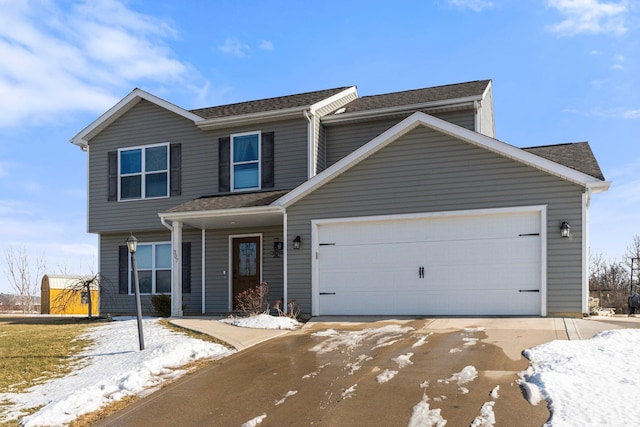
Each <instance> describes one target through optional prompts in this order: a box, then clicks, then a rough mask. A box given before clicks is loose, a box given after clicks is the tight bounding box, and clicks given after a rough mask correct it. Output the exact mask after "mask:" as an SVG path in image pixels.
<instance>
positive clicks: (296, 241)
mask: <svg viewBox="0 0 640 427" xmlns="http://www.w3.org/2000/svg"><path fill="white" fill-rule="evenodd" d="M300 243H302V239H301V238H300V236H296V238H295V239H293V249H300Z"/></svg>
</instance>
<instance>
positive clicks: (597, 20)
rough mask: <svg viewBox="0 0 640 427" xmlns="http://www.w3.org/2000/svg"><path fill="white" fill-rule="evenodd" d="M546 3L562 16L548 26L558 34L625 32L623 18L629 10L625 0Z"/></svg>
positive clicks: (577, 0)
mask: <svg viewBox="0 0 640 427" xmlns="http://www.w3.org/2000/svg"><path fill="white" fill-rule="evenodd" d="M547 5H548V6H550V7H553V8H555V9H557V10H558V11H559V12H560V13H561V14H562V15H563V16H564V20H563V21H561V22H560V23H558V24H555V25H552V26H550V27H549V28H550V30H551V31H553V32H555V33H558V34H559V35H562V36H574V35H577V34H614V35H620V34H624V33H625V32H627V26H626V23H625V18H626V14H627V12H628V11H629V10H628V8H627V1H626V0H623V1H619V2H607V3H605V2H602V1H600V0H547Z"/></svg>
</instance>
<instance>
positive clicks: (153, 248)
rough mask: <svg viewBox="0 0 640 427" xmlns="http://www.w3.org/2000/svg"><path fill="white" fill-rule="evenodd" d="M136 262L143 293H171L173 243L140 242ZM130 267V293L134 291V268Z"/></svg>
mask: <svg viewBox="0 0 640 427" xmlns="http://www.w3.org/2000/svg"><path fill="white" fill-rule="evenodd" d="M136 263H137V267H138V281H139V285H140V293H141V294H170V293H171V243H150V244H138V249H137V250H136ZM129 267H130V268H129V271H131V275H130V280H129V293H134V289H133V284H134V283H135V282H134V279H133V268H132V267H131V266H129Z"/></svg>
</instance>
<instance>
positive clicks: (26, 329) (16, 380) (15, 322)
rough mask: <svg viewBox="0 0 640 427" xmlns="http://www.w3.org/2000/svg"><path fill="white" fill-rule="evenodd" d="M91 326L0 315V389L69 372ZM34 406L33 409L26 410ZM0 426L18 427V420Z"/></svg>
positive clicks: (103, 411)
mask: <svg viewBox="0 0 640 427" xmlns="http://www.w3.org/2000/svg"><path fill="white" fill-rule="evenodd" d="M160 323H161V324H162V325H163V326H165V327H167V328H169V329H172V330H175V331H177V332H181V333H184V334H186V335H188V336H190V337H192V338H197V339H200V340H203V341H209V342H214V343H217V344H221V345H224V346H226V347H228V348H230V349H231V348H233V347H232V346H230V345H229V344H227V343H226V342H224V341H221V340H218V339H216V338H214V337H212V336H209V335H206V334H202V333H199V332H195V331H191V330H188V329H184V328H181V327H178V326H175V325H172V324H170V323H169V321H168V320H166V319H162V320H160ZM92 325H96V322H95V321H90V320H88V319H86V318H58V317H53V318H52V317H37V316H33V317H0V372H2V375H0V392H7V391H11V392H20V391H24V390H26V389H27V388H29V387H31V386H33V385H36V384H41V383H43V382H45V381H47V380H49V379H52V378H57V377H61V376H63V375H66V374H68V373H69V372H71V371H72V370H73V367H74V364H75V363H76V361H77V359H75V356H77V355H78V353H80V352H81V351H82V350H83V349H84V348H86V347H87V346H88V345H89V344H90V342H89V341H88V340H80V339H78V338H77V337H78V336H79V335H81V334H82V333H83V332H85V331H86V330H87V328H88V327H90V326H92ZM210 363H211V360H210V359H202V360H197V361H195V362H193V363H190V364H188V365H186V366H181V367H180V368H177V369H181V370H186V371H187V372H188V374H190V373H193V372H195V371H197V370H198V369H200V368H203V367H205V366H207V365H208V364H210ZM168 384H169V383H167V384H165V385H168ZM138 400H140V397H138V396H127V397H125V398H123V399H120V400H118V401H117V402H113V403H111V404H109V405H106V406H104V407H102V408H100V409H99V410H97V411H94V412H91V413H87V414H84V415H82V416H80V417H78V418H77V419H76V420H74V421H73V422H72V423H71V424H70V426H72V427H84V426H91V425H93V424H95V423H96V422H98V421H99V420H101V419H103V418H106V417H108V416H109V415H112V414H114V413H116V412H118V411H120V410H122V409H124V408H126V407H127V406H129V405H131V404H133V403H135V402H137V401H138ZM37 409H38V408H33V409H32V410H31V411H30V413H33V412H35V411H36V410H37ZM0 412H2V405H1V404H0ZM25 415H26V413H25ZM0 425H1V426H2V427H14V426H19V421H17V420H16V421H11V422H8V423H4V424H0Z"/></svg>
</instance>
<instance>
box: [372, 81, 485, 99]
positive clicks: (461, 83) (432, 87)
mask: <svg viewBox="0 0 640 427" xmlns="http://www.w3.org/2000/svg"><path fill="white" fill-rule="evenodd" d="M490 81H491V79H485V80H470V81H468V82H460V83H449V84H445V85H438V86H428V87H420V88H415V89H407V90H399V91H395V92H386V93H378V94H374V95H365V96H361V97H360V99H363V98H370V97H373V96H384V95H394V94H398V93H409V92H417V91H420V90H433V89H440V88H446V87H453V86H461V85H469V84H473V83H484V82H486V83H489V82H490Z"/></svg>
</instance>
